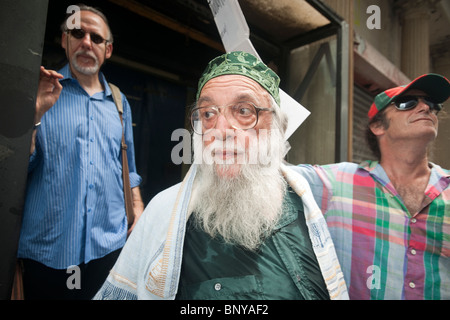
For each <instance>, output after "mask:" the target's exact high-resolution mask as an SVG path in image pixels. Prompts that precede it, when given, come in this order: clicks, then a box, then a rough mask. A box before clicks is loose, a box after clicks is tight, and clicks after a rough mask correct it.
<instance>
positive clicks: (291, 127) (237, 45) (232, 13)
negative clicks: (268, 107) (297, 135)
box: [208, 0, 310, 140]
mask: <svg viewBox="0 0 450 320" xmlns="http://www.w3.org/2000/svg"><path fill="white" fill-rule="evenodd" d="M208 4H209V6H210V8H211V11H212V13H213V15H214V20H215V22H216V25H217V29H218V30H219V34H220V37H221V39H222V43H223V46H224V47H225V50H226V51H227V52H232V51H245V52H248V53H251V54H253V55H254V56H255V57H258V58H259V59H261V58H260V57H259V55H258V53H257V52H256V50H255V48H254V47H253V44H252V43H251V41H250V29H249V28H248V25H247V21H246V20H245V17H244V14H243V13H242V10H241V7H240V6H239V3H238V1H237V0H208ZM280 99H281V110H283V111H284V112H286V114H287V115H288V117H289V124H288V127H287V130H286V134H285V138H286V140H287V139H289V137H290V136H291V135H292V134H293V133H294V132H295V130H297V129H298V127H300V125H301V124H302V123H303V121H305V119H306V118H307V117H308V116H309V115H310V112H309V111H308V110H307V109H306V108H305V107H303V106H302V105H301V104H300V103H298V102H297V101H295V100H294V99H293V98H291V97H290V96H289V95H288V94H287V93H285V92H284V91H283V90H281V89H280Z"/></svg>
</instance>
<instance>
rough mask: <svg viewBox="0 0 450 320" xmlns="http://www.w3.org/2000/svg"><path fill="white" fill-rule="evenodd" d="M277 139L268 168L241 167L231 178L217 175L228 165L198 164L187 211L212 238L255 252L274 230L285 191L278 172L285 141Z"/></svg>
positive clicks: (282, 180)
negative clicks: (219, 237) (219, 169)
mask: <svg viewBox="0 0 450 320" xmlns="http://www.w3.org/2000/svg"><path fill="white" fill-rule="evenodd" d="M276 139H278V140H276V141H278V143H276V144H275V145H279V146H280V148H277V149H279V150H276V151H275V154H274V155H273V156H272V157H271V159H274V160H272V163H271V165H261V164H243V165H241V168H240V172H239V174H238V175H237V176H235V177H232V178H229V177H228V178H224V177H223V175H222V176H221V175H218V174H217V169H218V168H219V167H222V169H225V170H226V169H227V168H229V167H230V165H227V164H200V165H199V167H198V172H197V176H196V179H195V182H194V186H193V194H192V198H191V203H190V210H191V211H190V212H192V213H193V218H194V219H195V221H196V223H197V225H198V227H200V228H202V229H203V230H204V231H205V232H206V233H208V234H209V235H210V236H211V237H216V236H217V235H220V236H221V237H222V238H223V239H224V240H225V242H227V243H231V244H234V245H238V246H241V247H243V248H245V249H247V250H252V251H254V250H257V249H258V247H259V246H260V245H261V244H262V242H263V241H264V239H265V237H266V236H268V235H269V234H270V233H271V232H272V231H273V229H274V227H275V225H276V224H277V222H278V221H279V218H280V216H281V214H282V204H283V198H284V194H285V192H286V182H285V180H284V178H283V176H282V173H281V171H280V164H281V161H282V159H283V156H284V154H282V153H283V151H282V150H284V149H283V147H282V146H284V145H285V142H284V139H283V137H282V136H280V137H277V138H276ZM195 143H198V141H197V142H196V141H195V139H194V144H195ZM200 143H201V141H200ZM222 171H223V170H222Z"/></svg>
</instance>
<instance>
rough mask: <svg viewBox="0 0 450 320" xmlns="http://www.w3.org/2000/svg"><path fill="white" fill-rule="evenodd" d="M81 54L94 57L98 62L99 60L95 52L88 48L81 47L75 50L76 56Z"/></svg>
mask: <svg viewBox="0 0 450 320" xmlns="http://www.w3.org/2000/svg"><path fill="white" fill-rule="evenodd" d="M80 55H84V56H88V57H89V58H92V59H94V60H95V61H96V62H98V59H97V57H96V56H95V54H94V53H92V52H91V51H87V50H83V49H80V50H78V51H76V52H75V57H78V56H80Z"/></svg>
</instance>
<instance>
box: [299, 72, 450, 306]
mask: <svg viewBox="0 0 450 320" xmlns="http://www.w3.org/2000/svg"><path fill="white" fill-rule="evenodd" d="M449 96H450V82H449V81H448V80H447V79H446V78H445V77H443V76H441V75H438V74H426V75H422V76H420V77H418V78H417V79H415V80H414V81H412V82H411V83H410V84H408V85H405V86H400V87H395V88H391V89H388V90H386V91H384V92H382V93H380V94H379V95H377V96H376V97H375V100H374V102H373V104H372V106H371V107H370V110H369V113H368V127H367V138H368V143H369V146H370V147H371V149H372V151H373V153H374V154H375V156H376V157H377V160H376V161H364V162H363V163H361V164H359V165H357V164H354V163H338V164H330V165H325V166H309V165H301V166H299V167H297V169H298V171H299V172H301V173H302V174H303V175H304V176H305V177H306V178H307V180H308V182H309V184H310V186H311V188H312V191H313V194H314V196H315V198H316V202H317V203H318V204H319V206H320V207H321V209H322V212H323V213H324V215H325V218H326V220H327V224H328V227H329V230H330V233H331V236H332V238H333V241H334V243H335V246H336V252H337V255H338V258H339V261H340V263H341V266H342V270H343V272H344V278H345V280H346V283H347V285H348V287H349V288H348V289H349V295H350V298H351V299H450V171H449V170H446V169H443V168H441V167H440V166H438V165H437V164H434V163H431V162H430V161H429V159H428V150H429V147H430V145H431V144H432V143H433V141H434V140H435V138H436V136H437V134H438V113H439V112H440V111H441V110H442V108H443V105H442V103H444V102H445V101H446V100H447V99H448V98H449Z"/></svg>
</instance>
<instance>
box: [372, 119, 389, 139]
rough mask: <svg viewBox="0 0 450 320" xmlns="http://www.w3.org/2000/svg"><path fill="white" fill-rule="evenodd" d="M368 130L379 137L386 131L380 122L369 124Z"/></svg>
mask: <svg viewBox="0 0 450 320" xmlns="http://www.w3.org/2000/svg"><path fill="white" fill-rule="evenodd" d="M369 129H370V130H371V131H372V133H373V134H374V135H376V136H381V135H383V134H384V132H385V131H386V128H385V127H384V126H383V123H382V122H381V121H375V122H373V123H371V124H369Z"/></svg>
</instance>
